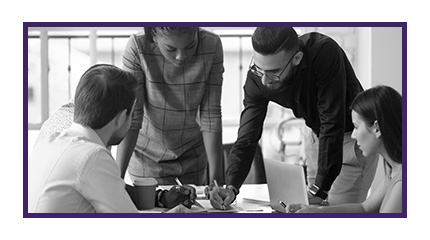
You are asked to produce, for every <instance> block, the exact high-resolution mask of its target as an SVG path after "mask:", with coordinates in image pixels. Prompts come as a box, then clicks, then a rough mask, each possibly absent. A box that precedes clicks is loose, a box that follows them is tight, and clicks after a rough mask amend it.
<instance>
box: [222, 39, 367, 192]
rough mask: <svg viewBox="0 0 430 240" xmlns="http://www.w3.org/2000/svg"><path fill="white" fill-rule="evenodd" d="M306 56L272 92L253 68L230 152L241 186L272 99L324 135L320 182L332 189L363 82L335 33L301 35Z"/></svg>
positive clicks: (234, 180) (233, 178) (229, 178)
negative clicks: (281, 86)
mask: <svg viewBox="0 0 430 240" xmlns="http://www.w3.org/2000/svg"><path fill="white" fill-rule="evenodd" d="M299 45H300V51H302V52H303V54H304V55H303V59H302V61H301V62H300V64H299V65H298V66H297V71H296V72H295V74H294V76H293V78H292V79H291V81H290V82H289V83H288V86H287V87H286V88H285V89H284V90H282V91H280V92H276V93H274V92H271V91H269V90H267V89H266V88H265V87H264V86H263V85H262V83H261V78H259V77H257V76H255V75H254V74H253V73H251V72H250V71H248V75H247V78H246V82H245V86H244V91H245V99H244V101H243V103H244V106H245V108H244V110H243V112H242V114H241V119H240V128H239V132H238V138H237V140H236V142H235V143H234V146H233V148H232V150H231V154H230V156H229V162H230V164H229V166H228V169H227V173H226V182H227V184H231V185H233V186H235V187H236V188H238V189H239V188H240V186H241V185H242V183H243V182H244V181H245V178H246V176H247V175H248V172H249V169H250V167H251V163H252V160H253V157H254V154H255V150H256V147H257V144H258V141H259V139H260V138H261V134H262V130H263V122H264V119H265V117H266V113H267V106H268V103H269V101H273V102H275V103H278V104H279V105H281V106H283V107H286V108H290V109H292V111H293V113H294V115H295V116H296V117H297V118H303V119H304V120H305V122H306V125H307V126H308V127H310V128H311V129H312V130H313V132H314V133H315V134H316V135H317V136H318V138H319V153H318V172H317V176H316V180H315V183H316V184H317V185H318V186H319V187H320V188H321V189H322V190H324V191H328V190H330V187H331V185H332V183H333V181H334V180H335V179H336V177H337V176H338V175H339V173H340V169H341V167H342V153H343V135H344V133H345V132H350V131H352V130H353V124H352V121H351V110H350V105H351V102H352V100H353V99H354V97H355V96H356V95H357V94H358V93H359V92H361V91H363V88H362V86H361V84H360V82H359V81H358V79H357V77H356V76H355V73H354V70H353V68H352V66H351V63H350V62H349V60H348V58H347V56H346V54H345V52H344V51H343V50H342V48H341V47H340V46H339V45H338V44H337V43H336V42H335V41H334V40H333V39H331V38H330V37H328V36H325V35H323V34H320V33H308V34H304V35H303V36H301V37H299Z"/></svg>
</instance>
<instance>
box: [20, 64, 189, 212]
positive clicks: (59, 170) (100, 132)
mask: <svg viewBox="0 0 430 240" xmlns="http://www.w3.org/2000/svg"><path fill="white" fill-rule="evenodd" d="M136 87H137V82H136V80H135V79H134V77H133V76H132V75H131V74H129V73H127V72H125V71H123V70H121V69H119V68H117V67H115V66H113V65H107V64H99V65H95V66H93V67H91V68H90V69H88V70H87V71H86V72H85V73H84V74H83V75H82V77H81V79H80V82H79V84H78V86H77V89H76V95H75V109H74V120H73V123H72V125H71V126H70V127H69V128H68V129H66V130H64V131H63V132H61V133H60V132H57V133H53V134H51V135H49V136H48V137H46V138H45V139H43V140H41V141H40V142H38V143H37V145H36V146H35V148H34V150H33V152H32V154H31V156H30V159H29V170H28V212H30V213H31V212H33V213H34V212H36V213H37V212H39V213H40V212H42V213H58V212H61V213H94V212H97V213H115V212H117V213H137V212H138V210H137V208H136V207H135V205H134V204H133V201H132V200H131V198H130V196H129V194H128V193H127V191H126V188H125V184H124V181H123V179H122V178H121V177H120V170H119V167H118V165H117V164H116V163H115V160H114V158H113V157H112V155H111V153H110V151H109V150H108V149H107V147H109V146H111V145H117V144H119V143H120V142H121V140H122V139H123V138H124V136H125V135H126V133H127V131H128V129H129V128H130V124H131V119H132V117H131V113H132V112H133V108H134V104H135V99H136V94H135V89H136ZM185 190H186V191H185ZM185 190H183V191H181V192H180V193H177V192H175V193H173V191H171V192H163V193H164V194H165V195H166V196H164V198H162V199H166V198H169V199H170V202H168V204H166V202H164V203H163V205H172V202H175V203H176V204H178V203H182V202H185V201H187V200H188V202H189V199H191V200H192V199H193V198H194V196H193V195H195V192H193V191H192V190H193V189H185ZM185 192H186V194H185ZM166 193H167V194H166ZM190 193H192V194H190ZM176 204H175V205H176ZM180 206H181V207H180V211H185V212H187V211H188V209H186V208H183V206H182V205H180ZM174 211H176V212H178V209H175V210H174Z"/></svg>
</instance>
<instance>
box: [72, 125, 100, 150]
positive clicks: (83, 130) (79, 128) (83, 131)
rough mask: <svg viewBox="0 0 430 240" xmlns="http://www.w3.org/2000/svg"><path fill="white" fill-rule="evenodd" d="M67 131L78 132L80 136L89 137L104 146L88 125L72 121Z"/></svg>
mask: <svg viewBox="0 0 430 240" xmlns="http://www.w3.org/2000/svg"><path fill="white" fill-rule="evenodd" d="M67 131H72V132H75V133H78V134H79V135H80V136H82V137H85V138H87V139H89V140H90V141H92V142H94V143H97V144H99V145H101V146H103V147H106V146H105V144H104V143H103V141H102V140H101V138H100V137H99V135H98V134H97V133H96V132H95V131H94V130H93V129H92V128H90V127H88V126H84V125H81V124H79V123H75V122H73V123H72V125H70V127H69V129H68V130H67Z"/></svg>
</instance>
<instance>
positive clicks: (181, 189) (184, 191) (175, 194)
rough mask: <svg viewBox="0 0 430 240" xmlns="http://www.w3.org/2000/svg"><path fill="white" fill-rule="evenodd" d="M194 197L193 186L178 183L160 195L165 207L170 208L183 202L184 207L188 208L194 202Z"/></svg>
mask: <svg viewBox="0 0 430 240" xmlns="http://www.w3.org/2000/svg"><path fill="white" fill-rule="evenodd" d="M196 198H197V195H196V189H195V188H193V187H191V186H188V185H184V186H179V185H178V186H173V187H172V188H170V190H169V191H167V192H165V193H164V194H163V195H162V196H161V203H162V204H163V205H164V206H165V207H167V208H172V207H175V206H177V205H179V204H183V205H184V206H185V207H187V208H190V207H191V206H192V205H193V204H194V203H195V199H196Z"/></svg>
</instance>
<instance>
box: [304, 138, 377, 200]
mask: <svg viewBox="0 0 430 240" xmlns="http://www.w3.org/2000/svg"><path fill="white" fill-rule="evenodd" d="M318 144H319V142H318V138H317V137H316V135H315V134H314V133H313V132H311V134H309V136H308V137H307V139H306V141H305V151H306V164H307V177H308V184H309V186H310V185H312V184H313V183H314V182H315V177H316V174H317V169H318V162H317V161H318ZM378 159H379V157H378V155H377V154H376V155H374V156H369V157H367V158H366V157H364V156H363V154H362V152H361V150H360V149H359V147H358V145H357V141H356V140H355V139H352V138H351V132H349V133H345V135H344V140H343V163H342V170H341V172H340V174H339V176H338V177H337V178H336V180H335V181H334V183H333V185H332V187H331V189H330V192H329V196H328V202H329V203H330V205H337V204H343V203H361V202H364V200H366V198H367V193H368V191H369V188H370V186H371V185H372V182H373V179H374V177H375V173H376V168H377V166H378Z"/></svg>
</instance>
